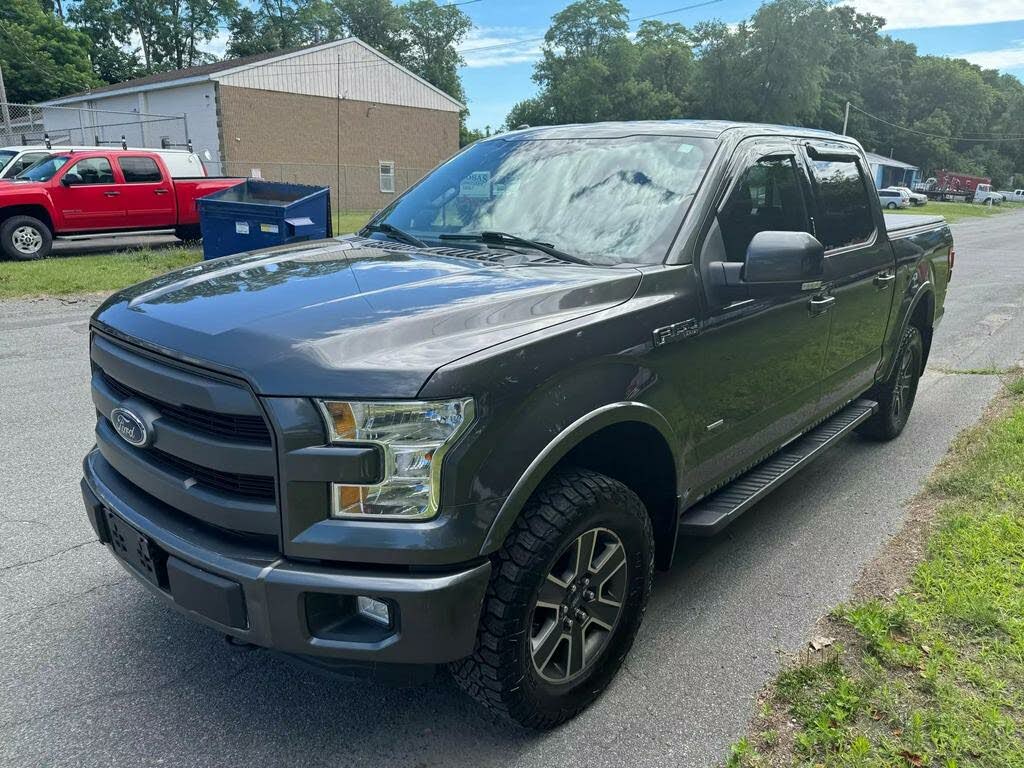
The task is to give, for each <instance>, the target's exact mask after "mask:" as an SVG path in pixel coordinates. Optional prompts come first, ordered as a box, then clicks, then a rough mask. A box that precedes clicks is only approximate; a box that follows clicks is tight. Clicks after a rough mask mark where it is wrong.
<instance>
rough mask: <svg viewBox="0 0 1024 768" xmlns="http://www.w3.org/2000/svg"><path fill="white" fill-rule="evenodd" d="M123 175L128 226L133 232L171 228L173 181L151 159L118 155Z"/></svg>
mask: <svg viewBox="0 0 1024 768" xmlns="http://www.w3.org/2000/svg"><path fill="white" fill-rule="evenodd" d="M117 164H118V166H119V167H120V169H121V174H122V175H123V176H124V202H125V210H126V215H127V218H128V226H129V227H131V228H133V229H160V228H165V227H173V226H174V225H175V220H176V218H177V211H176V209H175V202H174V188H173V186H172V184H173V182H172V181H171V180H170V178H169V177H168V176H167V174H166V173H164V171H163V169H162V168H161V167H160V165H159V164H158V163H157V162H156V160H154V159H153V158H152V157H148V156H146V155H118V157H117Z"/></svg>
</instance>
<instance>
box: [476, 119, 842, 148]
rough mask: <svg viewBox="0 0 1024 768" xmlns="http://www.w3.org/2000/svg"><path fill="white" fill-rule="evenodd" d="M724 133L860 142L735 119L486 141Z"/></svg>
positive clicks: (582, 126) (523, 132)
mask: <svg viewBox="0 0 1024 768" xmlns="http://www.w3.org/2000/svg"><path fill="white" fill-rule="evenodd" d="M726 133H730V134H739V135H741V136H763V135H778V136H801V137H807V138H817V139H830V140H832V141H843V142H848V143H851V144H856V145H857V146H860V144H859V143H858V142H857V140H856V139H853V138H851V137H849V136H842V135H840V134H838V133H833V132H832V131H824V130H821V129H818V128H802V127H800V126H795V125H772V124H769V123H737V122H732V121H729V120H635V121H623V122H605V123H578V124H573V125H552V126H538V127H524V128H521V129H519V130H515V131H511V132H509V133H502V134H498V135H497V136H492V137H490V138H489V139H485V141H494V140H505V141H508V140H526V139H597V138H600V139H613V138H622V137H625V136H693V137H705V138H712V139H717V138H719V137H721V136H723V135H724V134H726Z"/></svg>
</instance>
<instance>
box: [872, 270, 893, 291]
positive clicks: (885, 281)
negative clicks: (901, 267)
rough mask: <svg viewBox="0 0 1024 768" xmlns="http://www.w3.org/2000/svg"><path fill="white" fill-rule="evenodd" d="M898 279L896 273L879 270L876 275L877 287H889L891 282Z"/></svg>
mask: <svg viewBox="0 0 1024 768" xmlns="http://www.w3.org/2000/svg"><path fill="white" fill-rule="evenodd" d="M895 279H896V275H890V274H889V273H888V272H879V273H878V274H877V275H875V287H876V288H878V289H880V290H881V289H884V288H888V287H889V284H890V283H892V282H893V281H894V280H895Z"/></svg>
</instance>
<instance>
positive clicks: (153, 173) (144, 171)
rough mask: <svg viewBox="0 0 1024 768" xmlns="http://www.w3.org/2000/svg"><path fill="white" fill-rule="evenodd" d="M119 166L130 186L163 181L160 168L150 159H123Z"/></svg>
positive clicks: (119, 160)
mask: <svg viewBox="0 0 1024 768" xmlns="http://www.w3.org/2000/svg"><path fill="white" fill-rule="evenodd" d="M117 164H118V165H120V166H121V173H123V174H124V180H125V181H126V182H128V183H129V184H138V183H142V182H150V183H152V182H154V181H161V180H162V179H163V177H162V176H161V175H160V168H158V167H157V164H156V161H155V160H153V159H152V158H149V157H122V158H118V161H117Z"/></svg>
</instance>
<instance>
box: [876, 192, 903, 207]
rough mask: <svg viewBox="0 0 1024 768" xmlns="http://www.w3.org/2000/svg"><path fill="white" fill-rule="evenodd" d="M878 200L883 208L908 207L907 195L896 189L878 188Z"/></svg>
mask: <svg viewBox="0 0 1024 768" xmlns="http://www.w3.org/2000/svg"><path fill="white" fill-rule="evenodd" d="M878 201H879V202H880V203H881V204H882V207H883V208H887V209H889V210H895V209H896V208H909V207H910V198H909V197H907V195H906V193H905V192H900V191H899V190H898V189H880V190H878Z"/></svg>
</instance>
